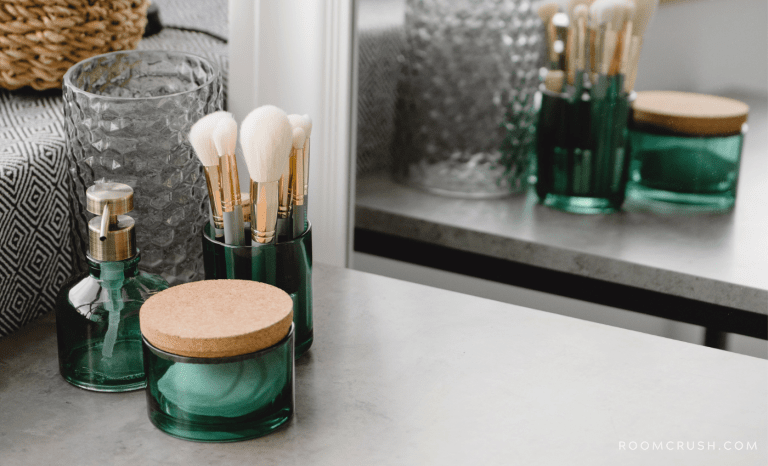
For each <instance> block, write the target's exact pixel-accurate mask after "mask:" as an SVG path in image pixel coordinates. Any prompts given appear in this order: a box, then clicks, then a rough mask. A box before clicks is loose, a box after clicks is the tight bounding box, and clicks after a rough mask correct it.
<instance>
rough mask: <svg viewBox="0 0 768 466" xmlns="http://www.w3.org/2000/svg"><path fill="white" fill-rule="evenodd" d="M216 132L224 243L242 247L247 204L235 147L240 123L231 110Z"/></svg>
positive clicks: (220, 122)
mask: <svg viewBox="0 0 768 466" xmlns="http://www.w3.org/2000/svg"><path fill="white" fill-rule="evenodd" d="M225 116H226V118H221V119H220V121H219V122H218V124H217V126H216V128H215V129H214V131H213V144H214V146H215V147H216V153H217V155H218V157H219V166H220V168H221V175H222V182H221V188H222V211H223V217H224V242H225V243H226V244H230V245H235V246H242V245H244V244H245V227H244V225H243V206H242V199H241V197H240V180H239V178H238V176H239V175H238V172H237V160H236V158H235V150H236V148H237V122H236V121H235V118H234V117H233V116H232V114H231V113H225Z"/></svg>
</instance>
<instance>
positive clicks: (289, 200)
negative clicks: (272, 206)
mask: <svg viewBox="0 0 768 466" xmlns="http://www.w3.org/2000/svg"><path fill="white" fill-rule="evenodd" d="M295 172H296V149H293V148H292V149H291V155H289V156H288V165H287V166H286V170H285V171H284V172H283V176H281V177H280V183H279V185H278V197H279V205H278V208H277V216H278V218H288V217H290V216H291V207H292V206H291V204H293V193H294V192H295V191H296V188H295V187H294V186H292V185H294V184H295V182H296V181H295V175H294V173H295Z"/></svg>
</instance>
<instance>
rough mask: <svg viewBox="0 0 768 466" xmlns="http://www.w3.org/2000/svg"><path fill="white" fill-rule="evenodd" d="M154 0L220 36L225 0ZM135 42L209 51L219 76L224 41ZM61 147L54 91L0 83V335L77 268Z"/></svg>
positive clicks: (77, 235) (173, 38)
mask: <svg viewBox="0 0 768 466" xmlns="http://www.w3.org/2000/svg"><path fill="white" fill-rule="evenodd" d="M155 3H157V5H158V7H159V8H160V15H161V18H162V20H163V22H164V23H165V24H167V25H179V26H183V27H191V28H199V29H203V30H207V31H210V32H213V33H215V34H218V35H220V36H224V37H226V34H227V10H226V6H227V2H226V0H216V1H210V0H194V1H192V0H155ZM138 48H139V49H143V50H153V49H163V50H179V51H186V52H190V53H196V54H198V55H201V56H203V57H206V58H209V59H211V60H212V61H213V62H215V63H216V64H217V65H218V66H219V69H220V70H221V72H222V75H223V76H224V77H225V83H226V70H227V48H226V44H223V43H222V42H220V41H217V40H215V39H213V38H211V37H209V36H207V35H204V34H199V33H193V32H184V31H179V30H173V29H164V30H163V31H162V32H161V33H159V34H157V35H155V36H152V37H148V38H145V39H143V40H142V41H141V42H140V43H139V46H138ZM225 90H226V84H225ZM65 148H66V143H65V132H64V113H63V102H62V100H61V92H60V91H46V92H36V91H32V90H28V89H24V90H20V91H7V90H0V337H2V336H5V335H8V334H9V333H11V332H13V331H14V330H16V329H18V328H19V327H21V326H22V325H24V324H25V323H27V322H29V321H30V320H32V319H34V318H35V317H38V316H40V315H42V314H45V313H47V312H49V311H51V310H52V309H53V307H54V302H55V299H56V295H57V293H58V291H59V289H60V288H61V285H62V284H63V283H64V281H65V280H66V279H67V278H68V277H69V276H70V275H71V274H72V273H74V272H77V271H80V270H85V269H84V262H83V258H84V254H85V250H86V248H87V243H86V242H85V240H86V239H85V238H84V237H83V235H82V229H81V228H80V227H81V226H82V224H79V225H78V222H79V221H82V218H78V217H79V214H77V212H79V210H80V209H79V206H78V202H77V200H76V199H74V196H73V195H72V194H71V189H70V187H69V186H70V180H69V178H68V176H69V175H68V170H67V169H68V160H67V157H66V151H65Z"/></svg>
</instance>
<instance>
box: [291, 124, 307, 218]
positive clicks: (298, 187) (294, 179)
mask: <svg viewBox="0 0 768 466" xmlns="http://www.w3.org/2000/svg"><path fill="white" fill-rule="evenodd" d="M306 142H309V139H307V141H306ZM294 154H295V157H293V155H294ZM291 156H292V157H291V163H292V165H291V185H290V190H291V200H292V201H293V205H304V194H305V193H304V178H305V176H304V173H305V172H304V167H305V166H306V165H307V156H308V154H307V144H306V143H305V144H304V148H303V149H301V150H297V149H292V150H291Z"/></svg>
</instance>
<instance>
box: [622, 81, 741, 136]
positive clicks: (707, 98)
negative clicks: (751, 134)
mask: <svg viewBox="0 0 768 466" xmlns="http://www.w3.org/2000/svg"><path fill="white" fill-rule="evenodd" d="M632 108H633V109H634V121H635V123H637V124H641V125H642V124H646V125H651V126H655V127H658V128H663V129H668V130H671V131H674V132H677V133H682V134H690V135H694V136H717V135H726V134H735V133H739V132H741V126H742V125H743V124H744V123H746V122H747V115H748V113H749V106H748V105H747V104H745V103H743V102H739V101H738V100H734V99H728V98H725V97H718V96H714V95H705V94H693V93H689V92H674V91H644V92H638V93H637V98H636V99H635V102H634V104H633V105H632Z"/></svg>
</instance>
